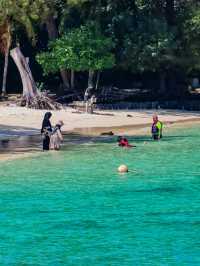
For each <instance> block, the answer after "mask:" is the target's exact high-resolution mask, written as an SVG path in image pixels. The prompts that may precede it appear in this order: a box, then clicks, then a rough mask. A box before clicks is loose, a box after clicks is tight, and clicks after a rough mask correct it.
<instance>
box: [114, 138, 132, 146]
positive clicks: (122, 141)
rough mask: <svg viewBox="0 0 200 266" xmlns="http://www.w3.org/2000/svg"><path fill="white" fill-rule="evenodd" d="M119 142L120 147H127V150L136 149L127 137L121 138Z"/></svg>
mask: <svg viewBox="0 0 200 266" xmlns="http://www.w3.org/2000/svg"><path fill="white" fill-rule="evenodd" d="M117 142H118V145H119V146H120V147H125V148H131V147H135V146H133V145H130V144H129V142H128V140H127V139H126V138H125V137H121V136H119V137H118V139H117Z"/></svg>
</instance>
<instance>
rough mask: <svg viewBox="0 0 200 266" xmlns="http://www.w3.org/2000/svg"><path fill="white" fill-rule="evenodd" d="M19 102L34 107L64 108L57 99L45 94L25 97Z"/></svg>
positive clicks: (44, 108)
mask: <svg viewBox="0 0 200 266" xmlns="http://www.w3.org/2000/svg"><path fill="white" fill-rule="evenodd" d="M18 104H19V105H20V106H26V107H28V108H32V109H43V110H61V109H62V108H63V106H62V104H60V103H58V102H56V101H55V100H53V99H51V98H49V97H48V96H46V95H43V94H40V95H36V96H34V97H31V98H30V99H29V100H27V99H26V98H25V97H23V98H22V99H21V100H20V101H19V102H18Z"/></svg>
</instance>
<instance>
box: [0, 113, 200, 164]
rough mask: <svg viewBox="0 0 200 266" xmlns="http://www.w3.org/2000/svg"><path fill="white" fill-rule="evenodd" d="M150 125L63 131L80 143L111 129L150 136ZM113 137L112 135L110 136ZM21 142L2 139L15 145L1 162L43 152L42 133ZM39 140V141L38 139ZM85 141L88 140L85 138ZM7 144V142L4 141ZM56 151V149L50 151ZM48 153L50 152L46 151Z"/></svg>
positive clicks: (168, 124) (170, 124)
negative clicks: (25, 145) (19, 144)
mask: <svg viewBox="0 0 200 266" xmlns="http://www.w3.org/2000/svg"><path fill="white" fill-rule="evenodd" d="M198 124H199V125H200V117H199V118H187V119H181V120H176V121H170V120H169V121H165V122H164V128H165V129H166V130H170V129H173V128H179V127H180V128H187V127H188V126H189V125H192V126H195V125H198ZM150 126H151V123H146V124H135V125H121V126H109V127H85V128H74V130H70V131H63V135H64V137H68V138H69V139H70V138H72V136H74V135H75V136H77V140H75V142H74V144H75V145H76V141H77V143H78V140H79V141H80V140H84V137H88V138H91V137H99V138H100V137H109V135H101V133H106V132H109V131H112V132H113V133H114V135H113V137H114V136H117V135H126V136H137V135H138V134H139V135H141V136H144V135H149V136H150ZM110 137H111V136H110ZM19 139H20V141H21V144H22V145H24V142H27V144H28V145H27V147H23V148H22V147H18V145H16V144H15V142H16V143H17V142H18V141H19V140H18V137H12V138H9V137H6V138H5V139H1V140H0V143H1V146H0V147H1V148H2V143H3V142H5V141H8V142H11V143H12V144H13V145H11V147H10V148H11V149H10V150H9V151H8V152H3V153H1V152H0V162H5V161H12V160H16V159H23V158H29V157H36V156H39V155H41V154H43V152H42V151H41V138H40V134H35V135H24V136H23V135H22V136H20V138H19ZM36 140H37V141H36ZM85 141H87V140H86V139H85ZM4 144H5V143H4ZM31 145H32V146H31ZM50 152H54V151H50ZM46 154H48V153H46Z"/></svg>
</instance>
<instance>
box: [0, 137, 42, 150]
mask: <svg viewBox="0 0 200 266" xmlns="http://www.w3.org/2000/svg"><path fill="white" fill-rule="evenodd" d="M40 147H41V137H40V136H23V137H18V138H13V139H9V138H7V139H3V140H0V152H1V153H9V152H14V153H17V152H22V151H34V150H39V149H40Z"/></svg>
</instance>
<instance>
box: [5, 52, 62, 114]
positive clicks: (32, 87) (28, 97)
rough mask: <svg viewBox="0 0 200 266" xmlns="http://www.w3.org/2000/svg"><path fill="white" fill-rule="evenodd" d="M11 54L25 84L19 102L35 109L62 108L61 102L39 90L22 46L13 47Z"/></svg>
mask: <svg viewBox="0 0 200 266" xmlns="http://www.w3.org/2000/svg"><path fill="white" fill-rule="evenodd" d="M10 55H11V57H12V58H13V60H14V62H15V64H16V66H17V68H18V70H19V73H20V76H21V80H22V85H23V96H22V99H21V101H20V103H19V104H20V105H21V106H27V107H29V108H34V109H49V110H55V109H61V107H62V106H61V104H59V103H57V102H55V101H54V100H52V99H50V98H49V97H48V96H47V95H46V94H44V93H41V92H39V90H38V89H37V86H36V83H35V81H34V78H33V75H32V73H31V69H30V67H29V60H28V58H25V57H24V56H23V54H22V52H21V50H20V48H19V47H16V48H14V49H12V50H11V51H10Z"/></svg>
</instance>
